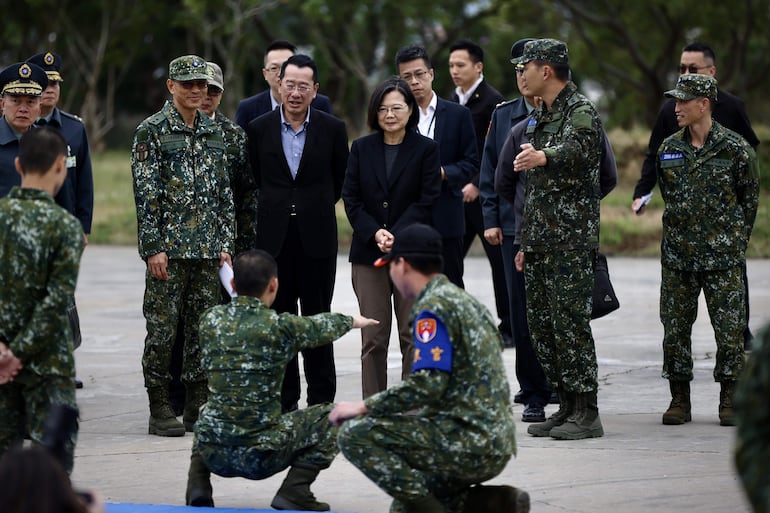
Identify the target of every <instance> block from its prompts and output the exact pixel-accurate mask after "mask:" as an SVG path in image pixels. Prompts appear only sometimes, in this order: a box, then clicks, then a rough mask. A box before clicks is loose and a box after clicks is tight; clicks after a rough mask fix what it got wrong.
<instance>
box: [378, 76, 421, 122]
mask: <svg viewBox="0 0 770 513" xmlns="http://www.w3.org/2000/svg"><path fill="white" fill-rule="evenodd" d="M393 91H398V92H399V93H401V95H402V96H403V97H404V101H405V102H406V105H407V106H408V107H410V108H411V109H412V113H411V114H410V115H409V119H408V120H407V122H406V129H407V130H411V129H412V128H414V127H416V126H417V123H419V122H420V112H419V111H418V110H417V99H416V98H415V97H414V93H412V88H411V87H409V84H407V83H406V82H404V81H403V80H401V79H400V78H398V77H393V78H389V79H388V80H386V81H385V82H383V83H381V84H380V85H378V86H377V89H375V90H374V92H373V93H372V97H371V98H370V99H369V109H368V110H367V116H366V124H367V125H369V128H371V129H372V130H375V131H377V132H382V131H383V129H382V127H381V126H380V122H379V118H378V116H377V109H379V108H380V106H381V105H382V99H383V98H384V97H385V95H386V94H388V93H391V92H393Z"/></svg>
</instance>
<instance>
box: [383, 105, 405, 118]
mask: <svg viewBox="0 0 770 513" xmlns="http://www.w3.org/2000/svg"><path fill="white" fill-rule="evenodd" d="M407 110H409V107H407V106H406V105H404V104H403V103H397V104H395V105H380V107H379V108H378V109H377V114H379V115H380V116H382V115H384V114H387V113H388V112H392V113H393V114H395V115H396V116H398V115H399V114H401V113H403V112H406V111H407Z"/></svg>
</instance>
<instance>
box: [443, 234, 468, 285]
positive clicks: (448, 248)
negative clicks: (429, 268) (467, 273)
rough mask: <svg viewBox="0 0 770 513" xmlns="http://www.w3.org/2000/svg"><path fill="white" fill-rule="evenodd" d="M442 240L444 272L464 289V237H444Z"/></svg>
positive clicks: (450, 279)
mask: <svg viewBox="0 0 770 513" xmlns="http://www.w3.org/2000/svg"><path fill="white" fill-rule="evenodd" d="M441 242H442V244H443V245H444V254H443V257H444V274H445V275H446V277H447V278H449V281H451V282H452V283H454V284H455V285H457V286H458V287H460V288H461V289H464V288H465V284H464V283H463V271H464V267H463V255H464V252H463V238H462V237H443V238H442V239H441Z"/></svg>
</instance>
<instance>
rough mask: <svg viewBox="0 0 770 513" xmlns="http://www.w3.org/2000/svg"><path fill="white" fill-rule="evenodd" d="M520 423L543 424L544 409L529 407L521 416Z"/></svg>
mask: <svg viewBox="0 0 770 513" xmlns="http://www.w3.org/2000/svg"><path fill="white" fill-rule="evenodd" d="M521 421H522V422H545V409H544V408H543V407H542V406H529V405H527V407H526V408H524V413H522V414H521Z"/></svg>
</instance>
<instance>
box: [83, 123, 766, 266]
mask: <svg viewBox="0 0 770 513" xmlns="http://www.w3.org/2000/svg"><path fill="white" fill-rule="evenodd" d="M755 130H756V132H757V135H758V136H759V138H760V140H763V141H768V142H766V143H763V144H761V145H760V146H759V152H758V155H759V158H760V167H761V169H762V176H761V179H762V194H761V195H760V199H759V211H758V212H757V220H756V223H755V224H754V231H753V233H752V236H751V242H750V243H749V249H748V253H747V256H748V257H749V258H770V178H769V176H768V172H769V171H770V127H765V126H759V127H755ZM648 137H649V131H648V130H646V129H641V128H640V129H634V130H627V131H622V130H613V131H612V132H610V139H611V140H612V145H613V148H614V150H615V156H616V160H617V162H618V186H617V188H616V189H615V190H614V191H612V192H611V193H610V194H609V195H608V196H607V197H606V198H605V199H604V200H602V227H601V246H602V251H604V252H606V253H607V254H610V255H628V256H659V255H660V237H661V216H662V213H663V200H662V199H661V197H660V192H659V191H658V190H657V188H656V189H655V194H654V195H653V198H652V201H651V202H650V204H649V205H648V206H647V208H646V212H645V213H644V214H643V215H641V216H637V215H635V214H634V213H633V212H631V201H632V198H631V196H632V194H633V189H634V185H635V184H636V180H637V179H638V177H639V170H640V169H641V166H642V161H643V159H644V153H645V148H646V145H647V138H648ZM92 159H93V168H94V222H93V226H92V230H91V237H90V241H91V242H93V243H95V244H122V245H133V246H135V245H136V210H135V207H134V195H133V187H132V179H131V168H130V164H129V154H128V152H125V151H107V152H104V153H99V154H95V155H93V156H92ZM336 210H337V226H338V231H339V240H340V254H346V253H347V251H348V247H349V245H350V239H351V237H352V232H353V230H352V228H351V227H350V223H349V222H348V219H347V217H346V216H345V209H344V208H343V206H342V202H339V203H338V204H337V209H336Z"/></svg>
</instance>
